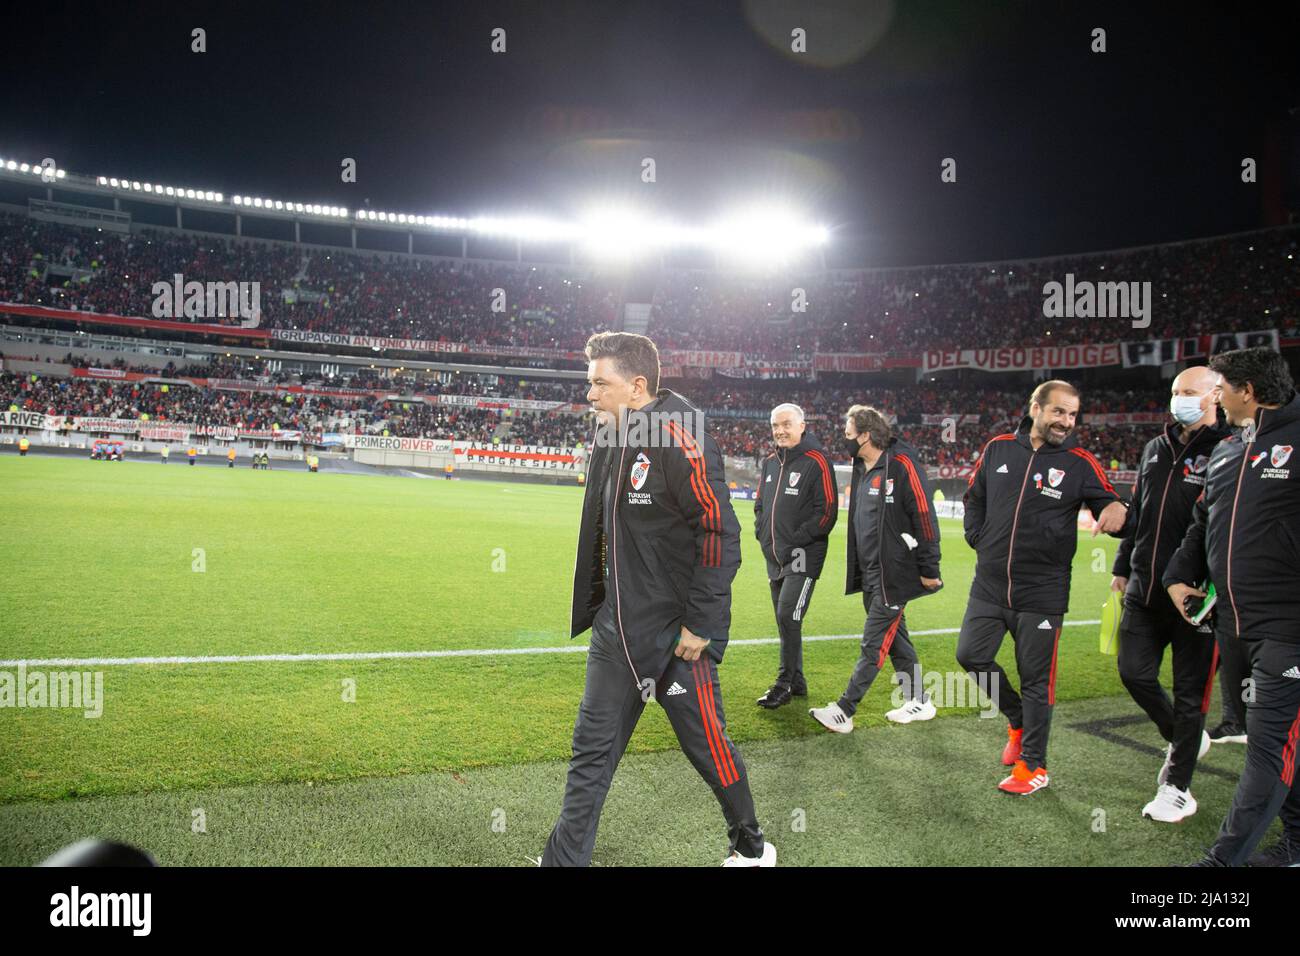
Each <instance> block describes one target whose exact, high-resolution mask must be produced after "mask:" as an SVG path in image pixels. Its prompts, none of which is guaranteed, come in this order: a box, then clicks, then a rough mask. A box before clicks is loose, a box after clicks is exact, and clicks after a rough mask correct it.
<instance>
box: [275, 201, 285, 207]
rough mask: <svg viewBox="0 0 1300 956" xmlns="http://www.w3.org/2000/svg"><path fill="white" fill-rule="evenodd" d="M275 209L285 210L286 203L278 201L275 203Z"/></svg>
mask: <svg viewBox="0 0 1300 956" xmlns="http://www.w3.org/2000/svg"><path fill="white" fill-rule="evenodd" d="M275 208H276V209H283V208H284V203H283V202H281V201H280V200H278V199H277V200H276V201H275Z"/></svg>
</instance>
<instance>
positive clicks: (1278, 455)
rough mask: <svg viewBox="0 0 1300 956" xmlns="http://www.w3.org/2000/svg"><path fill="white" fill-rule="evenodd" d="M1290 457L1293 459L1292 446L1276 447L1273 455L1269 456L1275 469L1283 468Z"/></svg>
mask: <svg viewBox="0 0 1300 956" xmlns="http://www.w3.org/2000/svg"><path fill="white" fill-rule="evenodd" d="M1290 457H1291V446H1290V445H1274V446H1273V453H1272V454H1271V455H1269V459H1268V460H1269V461H1270V462H1271V463H1272V464H1273V467H1274V468H1281V467H1282V466H1283V465H1285V464H1286V463H1287V459H1288V458H1290Z"/></svg>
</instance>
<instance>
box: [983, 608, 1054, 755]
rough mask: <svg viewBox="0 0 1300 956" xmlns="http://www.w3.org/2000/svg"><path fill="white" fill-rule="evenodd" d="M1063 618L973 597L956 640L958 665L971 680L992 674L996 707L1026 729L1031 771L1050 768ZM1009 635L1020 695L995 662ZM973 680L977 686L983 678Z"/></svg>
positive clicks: (1023, 746)
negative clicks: (1049, 737)
mask: <svg viewBox="0 0 1300 956" xmlns="http://www.w3.org/2000/svg"><path fill="white" fill-rule="evenodd" d="M1063 617H1064V615H1063V614H1049V613H1045V612H1042V611H1017V610H1015V609H1013V608H1009V607H1000V606H998V605H997V604H990V603H989V602H987V601H981V600H979V599H978V598H971V599H970V600H969V601H968V602H967V604H966V616H965V617H964V618H963V619H962V622H961V635H960V636H959V637H958V638H957V663H958V664H960V665H961V666H962V668H963V669H964V670H965V671H966V672H967V673H968V674H970V675H971V676H972V677H975V675H977V674H988V675H989V678H990V679H989V681H988V682H987V683H986V684H985V685H984V686H985V687H987V688H988V692H989V693H990V694H992V695H995V697H994V699H995V700H996V701H997V705H998V709H999V710H1000V711H1002V713H1003V715H1004V716H1005V717H1006V718H1007V722H1008V723H1009V724H1010V725H1011V726H1012V727H1015V728H1017V729H1023V730H1024V732H1025V733H1024V736H1023V737H1022V738H1021V741H1020V751H1021V759H1022V760H1024V761H1025V764H1026V765H1027V766H1028V767H1029V769H1030V770H1034V769H1036V768H1038V767H1043V768H1046V767H1047V738H1048V736H1049V735H1050V733H1051V730H1052V708H1053V707H1055V706H1056V649H1057V645H1058V644H1059V643H1060V640H1061V620H1062V618H1063ZM1008 631H1009V632H1010V633H1011V639H1012V640H1013V641H1015V642H1016V670H1018V671H1019V672H1020V693H1016V691H1015V688H1013V687H1012V686H1011V681H1010V679H1008V677H1007V672H1006V671H1004V670H1003V669H1002V666H1001V665H1000V664H998V662H997V654H998V648H1000V647H1001V646H1002V639H1003V638H1004V637H1005V636H1006V635H1007V632H1008ZM975 679H976V683H979V678H977V677H976V678H975Z"/></svg>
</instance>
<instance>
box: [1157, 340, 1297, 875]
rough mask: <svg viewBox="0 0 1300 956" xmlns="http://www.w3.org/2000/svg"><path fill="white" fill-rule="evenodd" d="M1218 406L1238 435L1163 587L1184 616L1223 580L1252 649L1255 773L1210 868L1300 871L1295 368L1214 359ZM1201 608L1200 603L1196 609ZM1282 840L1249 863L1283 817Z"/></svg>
mask: <svg viewBox="0 0 1300 956" xmlns="http://www.w3.org/2000/svg"><path fill="white" fill-rule="evenodd" d="M1210 368H1211V369H1213V370H1214V371H1215V372H1217V373H1219V375H1220V383H1219V384H1220V387H1219V404H1220V405H1221V406H1222V408H1223V411H1224V414H1225V415H1226V416H1227V419H1228V424H1230V425H1234V426H1240V427H1241V429H1242V431H1241V434H1240V435H1237V436H1232V437H1230V438H1227V439H1225V440H1224V441H1222V442H1220V443H1219V444H1218V445H1217V446H1215V449H1214V453H1213V454H1212V455H1211V456H1210V463H1209V467H1208V469H1207V477H1206V481H1205V493H1204V495H1203V496H1202V497H1201V499H1200V500H1199V501H1198V502H1197V506H1196V509H1195V511H1194V512H1193V515H1194V517H1193V522H1192V524H1191V526H1190V527H1189V528H1188V529H1187V535H1186V537H1185V538H1184V539H1183V543H1182V545H1181V546H1180V547H1179V549H1178V551H1177V552H1176V553H1175V554H1174V556H1173V558H1172V560H1171V561H1170V562H1169V567H1168V569H1167V570H1166V571H1165V575H1164V581H1163V583H1164V584H1165V585H1166V589H1167V590H1168V592H1169V597H1170V599H1171V600H1172V601H1173V602H1174V606H1175V607H1177V608H1180V609H1182V610H1183V611H1184V613H1186V604H1187V603H1189V602H1188V599H1189V597H1192V598H1195V597H1203V596H1204V592H1202V591H1201V590H1200V585H1201V582H1203V581H1205V580H1206V579H1207V577H1208V579H1209V580H1210V581H1212V582H1213V583H1214V587H1215V591H1216V596H1217V601H1216V604H1215V613H1216V614H1218V615H1219V617H1220V620H1221V622H1222V623H1221V625H1220V627H1222V628H1224V629H1225V630H1226V631H1227V633H1229V634H1231V635H1232V636H1233V637H1235V638H1236V639H1238V640H1241V641H1242V642H1244V643H1245V645H1246V648H1247V651H1248V653H1249V655H1250V661H1251V677H1252V678H1253V682H1254V696H1253V699H1251V698H1247V704H1246V736H1247V743H1246V766H1245V769H1244V770H1243V771H1242V774H1241V780H1240V781H1239V782H1238V783H1237V792H1236V794H1235V795H1234V796H1233V798H1232V807H1231V808H1230V809H1229V810H1228V815H1227V817H1226V818H1225V819H1224V821H1223V826H1222V827H1221V828H1220V830H1219V836H1218V839H1217V840H1215V843H1214V846H1212V847H1211V848H1210V851H1209V853H1208V855H1207V856H1206V857H1205V859H1204V860H1202V861H1201V862H1202V864H1203V865H1209V866H1216V865H1217V866H1239V865H1241V864H1242V863H1246V862H1249V863H1250V864H1251V865H1272V866H1280V865H1286V864H1289V863H1296V862H1300V789H1297V788H1296V786H1295V781H1296V757H1297V753H1296V751H1297V749H1300V454H1296V451H1297V450H1300V396H1297V395H1296V394H1295V389H1294V386H1293V383H1292V379H1291V373H1290V371H1289V369H1288V368H1287V365H1286V362H1285V360H1284V359H1283V358H1282V356H1281V355H1279V354H1278V353H1276V352H1273V351H1272V350H1270V349H1266V348H1258V349H1240V350H1237V351H1235V352H1225V353H1222V354H1221V355H1217V356H1215V357H1214V358H1213V359H1211V360H1210ZM1190 603H1196V602H1190ZM1279 813H1280V814H1281V816H1282V827H1283V833H1282V839H1281V840H1280V841H1279V843H1277V844H1276V845H1274V846H1273V847H1271V848H1269V849H1268V850H1265V851H1263V852H1262V853H1259V854H1256V855H1255V856H1253V857H1252V856H1251V852H1252V851H1253V850H1254V848H1255V846H1256V845H1257V844H1258V843H1259V841H1260V840H1261V839H1262V838H1263V836H1264V834H1265V832H1266V831H1267V830H1268V828H1269V826H1270V825H1271V824H1272V822H1273V819H1274V817H1276V816H1278V814H1279Z"/></svg>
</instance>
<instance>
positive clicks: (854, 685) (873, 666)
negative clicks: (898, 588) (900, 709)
mask: <svg viewBox="0 0 1300 956" xmlns="http://www.w3.org/2000/svg"><path fill="white" fill-rule="evenodd" d="M862 605H863V607H864V608H865V609H866V612H867V620H866V622H865V623H864V624H863V625H862V653H861V654H859V655H858V662H857V663H856V664H855V665H853V673H852V674H851V675H849V683H848V686H847V687H845V688H844V693H843V694H842V695H840V699H839V701H838V703H839V705H840V710H842V711H844V713H846V714H848V715H849V716H850V717H852V716H853V715H854V714H855V713H857V710H858V704H860V703H861V702H862V698H863V697H865V696H866V695H867V691H869V690H870V689H871V685H872V683H874V682H875V679H876V675H877V674H879V673H880V669H881V668H882V667H884V666H885V658H886V657H888V658H889V662H890V663H891V664H893V665H894V678H895V680H897V681H898V683H900V684H901V685H902V687H903V697H904V699H905V700H922V701H923V700H925V691H924V690H922V689H921V683H922V682H921V661H920V659H919V658H918V657H917V656H916V648H915V647H913V646H912V641H911V639H910V638H909V637H908V636H907V620H906V618H904V616H903V612H904V610H905V609H906V608H907V605H906V604H896V605H889V604H886V603H885V602H884V601H882V600H881V599H880V592H879V591H877V590H874V589H867V588H864V589H863V591H862Z"/></svg>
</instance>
